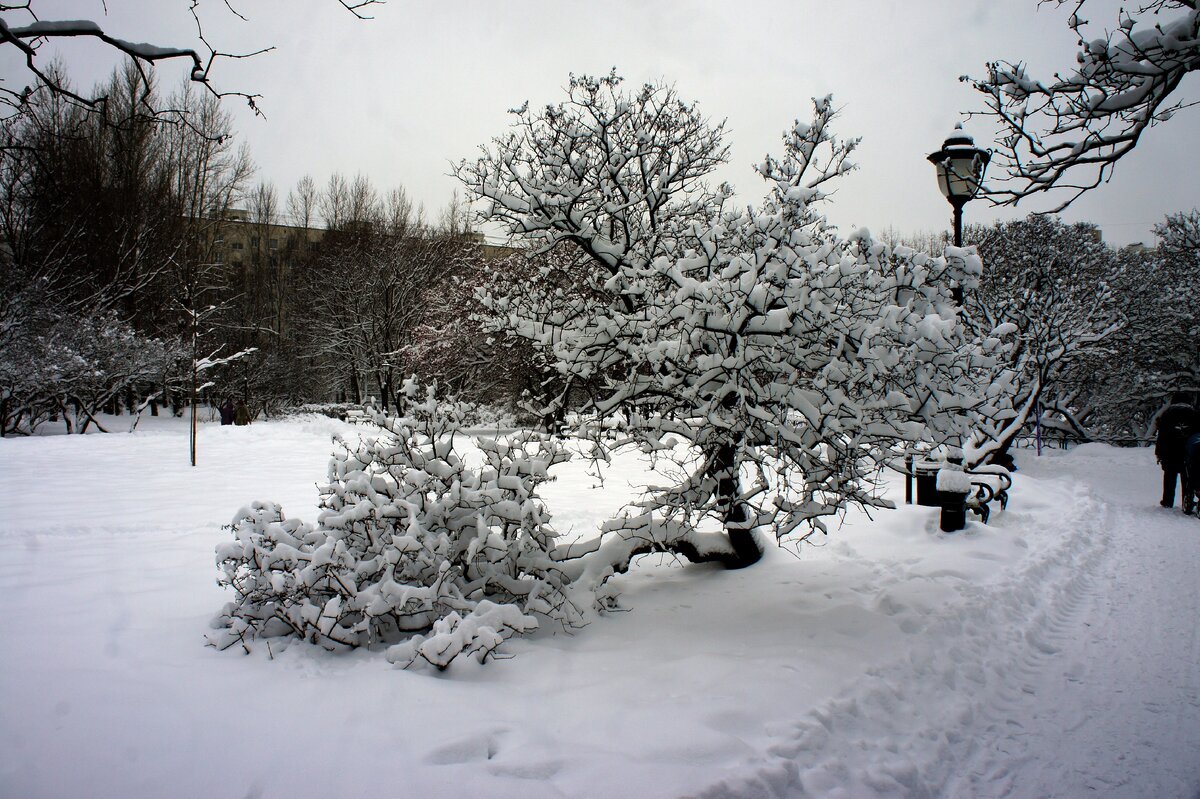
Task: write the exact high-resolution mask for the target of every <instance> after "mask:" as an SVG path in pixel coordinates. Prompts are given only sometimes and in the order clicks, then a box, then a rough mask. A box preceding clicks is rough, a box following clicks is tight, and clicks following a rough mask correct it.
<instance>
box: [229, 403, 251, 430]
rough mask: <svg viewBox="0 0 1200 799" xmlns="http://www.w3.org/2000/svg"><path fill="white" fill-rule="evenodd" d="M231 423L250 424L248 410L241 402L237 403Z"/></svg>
mask: <svg viewBox="0 0 1200 799" xmlns="http://www.w3.org/2000/svg"><path fill="white" fill-rule="evenodd" d="M233 423H234V424H237V425H246V424H250V409H249V408H247V407H246V403H245V402H243V401H242V400H238V401H237V411H236V413H235V415H234V417H233Z"/></svg>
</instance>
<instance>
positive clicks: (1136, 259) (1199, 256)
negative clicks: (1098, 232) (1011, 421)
mask: <svg viewBox="0 0 1200 799" xmlns="http://www.w3.org/2000/svg"><path fill="white" fill-rule="evenodd" d="M1198 222H1200V214H1198V213H1197V212H1196V211H1190V212H1187V213H1176V214H1171V215H1169V216H1168V217H1167V218H1166V219H1165V220H1164V221H1163V222H1162V223H1160V224H1159V225H1156V226H1155V233H1156V234H1157V236H1158V242H1157V246H1156V247H1154V248H1153V249H1149V250H1140V249H1136V248H1132V249H1129V250H1126V251H1123V252H1122V253H1121V255H1120V263H1121V271H1120V275H1119V276H1118V278H1117V280H1116V282H1115V288H1116V290H1117V291H1118V292H1119V295H1120V297H1121V304H1122V309H1123V313H1124V316H1125V320H1126V324H1125V328H1124V329H1123V330H1121V332H1120V333H1119V334H1118V335H1117V336H1116V337H1115V340H1114V342H1113V349H1114V350H1115V357H1114V358H1111V359H1109V360H1108V361H1106V362H1104V363H1100V364H1097V367H1096V369H1095V373H1096V376H1097V377H1096V379H1097V383H1098V389H1099V391H1101V392H1102V396H1103V397H1105V399H1106V400H1107V404H1108V405H1109V406H1110V408H1111V411H1110V413H1109V414H1108V415H1107V416H1108V418H1107V419H1106V422H1107V426H1108V427H1109V428H1110V430H1111V432H1112V434H1113V435H1117V436H1120V437H1129V438H1135V439H1139V438H1140V439H1145V438H1147V437H1149V436H1150V435H1151V433H1152V430H1151V425H1152V423H1153V420H1154V417H1155V414H1156V413H1157V412H1158V411H1159V410H1161V409H1162V407H1163V406H1164V405H1166V404H1167V403H1169V401H1170V397H1171V394H1172V393H1174V392H1176V391H1186V392H1198V393H1200V236H1197V229H1198V228H1200V225H1198Z"/></svg>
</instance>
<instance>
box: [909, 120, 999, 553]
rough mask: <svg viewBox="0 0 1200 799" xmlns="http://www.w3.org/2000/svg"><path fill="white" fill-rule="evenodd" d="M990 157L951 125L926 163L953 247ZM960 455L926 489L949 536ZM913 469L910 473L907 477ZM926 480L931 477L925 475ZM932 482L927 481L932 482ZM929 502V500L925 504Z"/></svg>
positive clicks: (959, 497) (958, 494) (959, 521)
mask: <svg viewBox="0 0 1200 799" xmlns="http://www.w3.org/2000/svg"><path fill="white" fill-rule="evenodd" d="M991 157H992V154H991V153H989V152H988V151H987V150H980V149H979V148H978V147H976V146H975V140H974V139H972V138H971V137H970V136H968V135H967V134H966V132H965V131H964V130H963V126H962V123H961V122H960V123H958V124H957V125H955V126H954V132H953V133H951V134H950V136H948V137H947V138H946V141H945V142H943V143H942V149H940V150H938V151H937V152H936V153H933V154H932V155H930V156H929V162H930V163H932V164H933V165H934V167H935V168H936V169H937V181H938V188H939V189H941V191H942V195H943V196H944V197H945V198H946V199H947V200H948V201H949V202H950V205H951V207H953V208H954V246H955V247H961V246H962V209H963V206H964V205H966V204H967V203H968V202H970V201H971V200H973V199H974V198H975V195H976V194H978V193H979V186H980V184H981V183H983V171H984V170H985V169H986V168H987V164H988V161H989V160H990V159H991ZM951 292H952V294H953V296H954V302H955V303H956V304H958V305H962V301H963V287H962V285H957V286H954V287H952V288H951ZM961 464H962V460H961V456H960V458H959V460H958V461H957V465H954V466H951V465H950V464H949V463H947V464H946V465H943V466H942V468H940V469H938V470H936V472H934V474H935V475H936V477H933V480H936V482H935V483H934V484H933V485H932V486H927V488H926V492H925V493H926V494H928V493H929V492H928V488H934V489H935V490H934V491H933V492H932V493H933V496H934V497H936V498H937V504H939V505H941V507H942V514H941V528H942V530H943V531H945V532H948V533H952V532H956V531H958V530H961V529H963V527H964V526H965V525H966V501H967V497H968V495H969V494H970V492H971V479H970V477H968V476H967V475H966V474H965V473H964V472H963V471H962V465H961ZM911 473H912V470H910V474H911ZM925 477H926V480H929V479H930V475H925ZM933 480H929V481H930V482H933ZM930 500H932V497H928V498H927V499H926V501H927V502H928V501H930Z"/></svg>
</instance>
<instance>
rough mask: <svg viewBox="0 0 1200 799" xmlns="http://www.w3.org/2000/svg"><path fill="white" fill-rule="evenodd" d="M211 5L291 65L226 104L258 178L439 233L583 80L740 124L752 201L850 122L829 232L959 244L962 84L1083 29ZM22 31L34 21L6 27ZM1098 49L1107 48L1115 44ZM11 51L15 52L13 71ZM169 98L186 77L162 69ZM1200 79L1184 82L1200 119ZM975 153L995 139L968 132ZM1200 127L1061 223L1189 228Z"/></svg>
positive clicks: (611, 3)
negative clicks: (648, 89)
mask: <svg viewBox="0 0 1200 799" xmlns="http://www.w3.org/2000/svg"><path fill="white" fill-rule="evenodd" d="M230 2H231V3H232V6H233V8H235V9H236V10H237V11H239V12H240V13H241V14H242V15H244V16H245V17H246V18H247V21H242V20H239V19H236V18H235V17H233V16H232V15H231V14H230V13H229V12H228V11H227V10H226V8H225V5H224V3H222V2H220V0H202V3H201V6H200V8H201V11H202V14H203V15H204V19H205V24H206V34H207V36H208V37H209V39H210V41H212V42H213V44H214V45H215V46H217V47H219V48H220V49H223V50H229V51H238V50H243V51H249V50H254V49H259V48H262V47H268V46H274V47H275V48H276V49H275V50H274V51H273V52H271V53H268V54H265V55H261V56H257V57H255V58H253V59H247V60H241V61H229V62H226V63H224V64H222V65H220V66H219V67H217V69H216V70H215V71H214V83H215V84H216V85H217V86H218V87H219V88H221V89H228V90H239V91H249V92H255V93H259V94H261V95H263V98H262V100H261V106H262V109H263V111H264V112H265V114H266V118H265V119H263V118H255V117H254V116H253V115H251V114H250V113H249V112H248V111H247V110H245V109H244V107H243V106H242V105H241V104H240V101H239V100H237V99H231V100H229V101H228V102H229V108H230V109H231V110H232V111H234V112H235V117H236V120H237V122H236V125H237V131H238V134H239V136H240V137H241V138H242V139H243V140H244V141H245V142H247V143H248V145H249V147H250V150H251V153H252V155H253V157H254V159H255V161H256V162H257V164H258V165H259V173H258V177H259V178H260V179H263V180H267V181H269V182H271V183H274V184H275V186H276V188H277V189H278V190H279V192H280V194H281V196H282V195H286V193H287V190H288V189H289V188H290V187H292V186H293V185H294V184H295V183H296V181H297V180H298V179H299V178H300V177H301V176H302V175H304V174H306V173H307V174H310V175H312V176H313V178H314V179H315V180H316V181H317V183H318V184H322V183H324V181H325V180H326V179H327V178H328V176H329V175H330V174H331V173H332V172H334V171H340V172H342V173H344V174H345V175H347V176H352V175H354V174H355V173H358V172H362V173H365V174H367V175H368V176H369V177H370V178H371V179H372V181H373V183H374V184H375V185H376V186H377V187H379V188H380V189H388V188H391V187H394V186H398V185H399V186H403V187H404V188H405V189H406V190H407V191H408V192H409V194H410V195H411V196H412V197H413V198H414V200H416V201H417V202H420V203H423V204H424V205H425V207H426V209H427V210H428V211H429V212H430V213H431V214H436V212H437V211H438V210H439V209H441V208H442V207H444V206H445V205H446V204H447V203H448V202H449V200H450V199H451V196H452V193H453V191H454V190H455V181H454V179H453V178H452V177H450V176H449V175H448V172H449V170H450V163H451V162H456V161H458V160H460V159H462V158H469V157H472V155H473V154H474V152H475V151H476V149H477V147H478V145H480V144H481V143H484V142H487V141H488V140H490V139H491V138H492V137H493V136H496V135H499V134H500V133H502V132H503V131H504V129H505V128H506V126H507V125H508V124H509V117H508V116H507V113H506V111H507V109H509V108H512V107H515V106H518V105H520V104H521V103H522V102H524V101H525V100H529V101H530V102H531V103H533V104H534V105H539V104H544V103H547V102H554V101H557V100H559V99H561V98H562V97H563V96H564V95H563V86H564V85H565V83H566V81H567V76H568V74H569V73H572V72H575V73H592V74H596V73H607V72H608V71H609V69H611V68H613V67H615V68H616V69H617V71H618V73H619V74H621V75H623V76H625V77H626V78H627V79H628V80H629V81H630V82H632V83H634V84H635V85H636V84H639V83H641V82H644V81H648V80H653V81H667V82H671V83H674V84H675V86H676V88H677V89H678V92H679V94H680V95H681V96H682V97H684V98H685V99H692V100H695V101H698V103H699V104H700V108H701V110H702V111H703V112H704V113H705V114H706V115H708V116H709V117H711V118H713V119H717V120H719V119H725V120H727V126H728V142H729V144H730V145H731V147H732V163H731V164H730V166H729V167H728V168H727V169H726V170H725V171H724V172H723V173H721V174H720V175H719V177H720V179H724V180H729V181H730V182H731V183H733V184H734V186H735V187H736V188H737V189H738V191H739V194H740V195H741V196H742V197H743V198H744V199H745V200H746V201H748V202H749V201H754V200H756V199H757V198H758V196H759V195H760V194H761V181H760V180H759V179H758V178H757V177H756V176H755V175H754V174H753V172H752V171H751V164H753V163H755V162H757V161H758V160H760V159H761V158H762V156H763V155H764V154H766V153H767V152H778V151H779V150H780V146H779V142H780V134H781V132H782V130H783V129H784V128H785V127H787V126H788V125H790V123H791V121H792V120H793V119H795V118H797V117H800V118H804V119H807V118H808V117H809V115H810V112H811V103H810V99H809V98H811V97H813V96H821V95H825V94H833V95H834V99H835V102H836V104H837V105H838V106H839V107H841V108H842V109H843V111H842V116H841V119H840V122H839V124H838V128H837V131H836V132H837V133H838V134H839V135H840V136H841V137H844V138H845V137H852V136H861V137H862V139H863V142H862V146H861V148H860V150H859V152H858V158H857V163H858V164H859V167H860V168H859V171H857V172H855V173H853V174H852V175H850V176H849V177H847V178H845V179H844V180H843V182H842V184H841V186H840V188H839V189H838V192H837V194H836V196H835V198H834V200H833V203H832V205H830V206H829V207H828V208H827V214H828V216H829V217H830V219H831V220H832V221H833V222H834V223H836V224H837V225H839V226H840V227H842V228H843V230H846V229H849V228H850V227H851V226H855V227H857V226H867V227H869V228H871V229H872V230H875V231H879V230H882V229H884V228H889V227H890V228H895V229H896V230H898V231H900V232H902V233H908V232H917V231H932V230H942V229H945V228H946V227H948V226H949V224H950V221H949V220H950V206H949V205H948V204H947V203H946V201H945V200H944V199H943V198H942V196H941V194H940V193H939V192H938V190H937V186H936V183H935V180H934V174H933V167H932V165H930V164H929V163H928V162H926V160H925V157H926V155H928V154H929V153H930V152H933V151H935V150H937V149H939V147H940V146H941V143H942V140H943V139H944V138H945V137H946V136H947V135H948V134H949V132H950V131H951V130H952V128H953V126H954V123H955V122H957V121H959V120H960V119H961V116H960V112H963V111H966V110H969V109H972V108H975V109H978V108H980V107H981V106H982V104H981V102H980V97H978V96H977V93H976V92H974V91H973V90H972V89H971V88H970V86H969V85H968V84H964V83H960V82H959V80H958V77H959V76H960V75H963V74H971V75H979V74H980V73H981V72H982V71H983V65H984V63H985V62H986V61H987V60H989V59H994V58H1008V59H1011V60H1017V59H1021V60H1025V61H1027V62H1028V63H1029V64H1030V66H1031V69H1032V71H1033V73H1034V74H1035V75H1038V76H1046V77H1049V75H1050V74H1051V73H1053V71H1055V70H1066V69H1068V68H1069V67H1070V66H1071V65H1072V64H1073V63H1074V54H1075V51H1076V43H1075V40H1074V36H1073V34H1072V33H1071V31H1070V30H1068V29H1067V27H1066V25H1065V20H1066V17H1067V16H1068V13H1069V10H1070V9H1069V8H1062V9H1058V8H1055V7H1054V6H1053V5H1046V6H1043V7H1041V8H1040V10H1039V8H1038V5H1037V2H1036V0H1002V1H998V0H907V1H906V2H896V0H843V1H842V2H837V3H832V2H828V0H741V2H702V1H701V0H692V1H691V2H687V1H686V0H606V2H577V1H576V0H508V2H503V3H498V2H494V0H493V1H492V2H483V1H482V0H427V1H425V2H418V0H390V2H388V3H387V4H386V5H381V6H376V7H374V8H373V9H371V10H370V13H372V14H373V16H374V19H372V20H369V21H362V20H357V19H355V18H354V17H353V16H352V15H351V14H349V13H347V12H346V11H345V10H344V9H343V8H342V7H341V6H340V5H338V3H337V2H335V0H230ZM1092 4H1095V8H1094V9H1093V10H1092V11H1091V13H1090V18H1091V19H1092V20H1093V22H1094V23H1096V25H1097V26H1098V27H1104V26H1108V27H1111V25H1112V22H1113V21H1114V20H1115V8H1116V7H1117V6H1118V5H1119V3H1118V2H1115V0H1113V1H1111V2H1110V0H1103V2H1101V1H1100V0H1092V3H1090V4H1089V7H1090V6H1091V5H1092ZM187 6H188V0H107V14H106V12H105V6H104V4H103V3H102V2H101V1H100V0H41V2H39V4H38V8H39V9H40V11H41V17H42V18H43V19H77V18H88V19H92V20H94V21H96V22H97V23H99V24H100V25H101V26H102V27H104V28H105V30H106V31H107V32H109V33H110V34H112V35H115V36H118V37H121V38H125V39H129V40H133V41H149V42H153V43H155V44H162V45H183V46H194V45H195V43H196V39H195V26H194V24H193V22H192V20H191V17H190V15H189V14H188V12H187ZM5 19H6V20H8V21H9V24H17V21H18V19H19V17H18V16H16V15H15V14H11V13H10V14H6V15H5ZM1097 33H1099V31H1097ZM11 49H12V48H9V47H4V48H0V50H11ZM64 58H65V59H66V61H67V64H68V66H69V68H70V70H71V72H72V74H73V77H74V79H75V81H76V83H77V84H81V85H85V86H86V85H90V84H92V83H94V82H95V81H97V80H99V79H101V78H103V77H104V76H105V75H106V74H107V73H108V72H109V71H110V70H111V68H112V66H113V61H112V60H111V59H109V60H106V59H105V57H104V56H103V55H102V53H101V52H100V51H99V49H98V48H96V47H95V46H92V45H89V44H87V43H72V44H71V45H69V46H68V49H66V50H64ZM159 73H160V77H161V79H162V82H163V84H164V85H165V86H167V87H168V88H169V87H171V86H173V85H174V84H175V83H176V81H177V80H178V79H179V76H180V75H182V74H183V71H182V69H180V68H176V67H171V66H165V67H163V68H161V69H160V70H159ZM0 77H3V78H4V79H5V81H6V85H10V86H11V85H13V84H17V85H23V84H24V82H25V81H26V78H25V76H24V75H23V70H22V69H21V67H20V64H19V62H18V61H16V60H15V59H14V58H13V55H12V53H3V54H2V56H0ZM1198 83H1200V79H1197V78H1195V77H1193V78H1192V79H1189V80H1188V81H1185V83H1184V87H1183V88H1184V90H1185V91H1187V92H1190V95H1191V97H1192V99H1200V97H1197V94H1200V93H1198V92H1197V91H1196V90H1197V84H1198ZM968 132H969V133H971V134H972V135H974V137H975V139H976V143H977V144H979V145H980V146H983V147H990V146H992V136H993V134H994V131H992V130H989V129H987V127H986V123H985V122H983V121H982V120H976V121H974V122H972V123H969V124H968ZM1197 141H1200V108H1197V109H1190V110H1187V111H1184V112H1182V113H1180V114H1179V115H1177V116H1176V118H1175V119H1173V120H1172V121H1171V122H1170V123H1168V124H1166V125H1163V126H1160V127H1157V128H1155V129H1153V130H1151V131H1150V132H1149V133H1148V134H1147V135H1146V136H1145V137H1144V139H1143V140H1142V143H1141V144H1140V145H1139V146H1138V149H1137V150H1136V151H1135V152H1134V154H1133V155H1132V156H1130V157H1129V158H1127V159H1125V160H1124V161H1123V162H1122V163H1121V164H1120V165H1119V166H1118V168H1117V173H1116V176H1115V178H1114V179H1113V180H1112V182H1111V183H1109V184H1107V185H1105V186H1102V187H1101V188H1099V189H1097V190H1095V191H1093V192H1091V193H1090V194H1089V195H1086V196H1085V197H1084V198H1083V199H1081V200H1079V201H1077V202H1076V203H1075V205H1073V206H1072V207H1071V209H1069V210H1068V211H1067V212H1066V213H1064V217H1065V218H1066V219H1067V220H1069V221H1076V220H1086V221H1091V222H1095V223H1097V224H1099V225H1100V226H1101V227H1102V228H1103V231H1104V236H1105V240H1106V241H1109V242H1110V243H1113V244H1117V245H1123V244H1127V243H1130V242H1135V241H1147V242H1149V241H1150V240H1151V238H1152V237H1151V233H1150V228H1151V226H1152V225H1153V224H1154V223H1155V222H1157V221H1159V220H1161V219H1162V217H1163V216H1164V215H1165V214H1167V213H1169V212H1172V211H1177V210H1186V209H1190V208H1192V207H1194V206H1197V205H1200V199H1198V197H1197V195H1198V192H1197V186H1198V185H1200V181H1198V178H1200V159H1197V158H1196V157H1195V153H1196V145H1195V143H1196V142H1197ZM1041 203H1042V204H1041V205H1040V206H1039V205H1037V204H1031V205H1029V206H1028V207H1025V206H1024V205H1022V206H1021V207H1020V208H1018V209H1016V210H1014V209H991V208H989V207H988V206H987V205H986V203H984V202H982V201H975V202H973V203H971V204H970V205H968V206H967V209H966V212H965V215H966V220H967V222H980V221H990V220H992V219H997V218H1011V217H1015V216H1023V215H1024V214H1026V213H1028V212H1031V211H1036V210H1044V209H1045V208H1047V207H1049V204H1048V203H1047V202H1046V201H1045V200H1042V201H1041Z"/></svg>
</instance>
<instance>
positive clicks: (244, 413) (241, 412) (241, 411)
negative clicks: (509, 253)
mask: <svg viewBox="0 0 1200 799" xmlns="http://www.w3.org/2000/svg"><path fill="white" fill-rule="evenodd" d="M233 423H234V424H237V425H247V424H250V409H249V408H247V407H246V403H245V402H243V401H242V400H238V401H237V412H236V414H235V415H234V417H233ZM1172 490H1174V487H1172Z"/></svg>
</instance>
